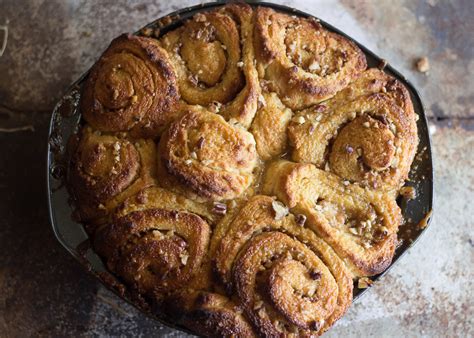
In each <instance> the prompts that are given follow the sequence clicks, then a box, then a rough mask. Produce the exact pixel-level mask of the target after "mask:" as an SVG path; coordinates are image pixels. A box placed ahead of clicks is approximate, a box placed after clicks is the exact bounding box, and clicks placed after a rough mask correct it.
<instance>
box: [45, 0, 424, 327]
mask: <svg viewBox="0 0 474 338" xmlns="http://www.w3.org/2000/svg"><path fill="white" fill-rule="evenodd" d="M221 5H222V2H215V3H208V4H201V5H197V6H193V7H188V8H184V9H181V10H178V11H176V12H173V13H171V14H168V15H167V16H165V17H163V18H160V19H158V20H156V21H153V22H152V23H149V24H147V25H146V26H144V27H142V29H143V28H151V29H152V30H153V32H155V34H156V35H157V36H161V35H163V34H165V33H166V32H168V31H170V30H173V29H175V28H176V27H178V26H179V25H181V24H182V23H183V21H184V20H186V19H188V18H190V17H191V16H193V15H194V14H196V13H198V12H202V11H208V10H210V9H213V8H215V7H217V6H221ZM250 5H252V6H255V5H257V4H256V3H251V2H250ZM258 5H263V6H268V7H271V8H274V9H275V10H279V11H281V12H285V13H288V14H291V15H298V16H302V17H314V16H312V15H310V14H307V13H304V12H301V11H299V10H296V9H293V8H290V7H287V6H283V5H276V4H272V3H265V2H258ZM318 20H319V19H318ZM320 22H321V24H322V25H323V26H324V27H325V28H326V29H328V30H329V31H332V32H335V33H338V34H340V35H343V36H345V37H346V38H348V39H351V40H353V39H352V38H350V37H349V36H347V35H346V34H345V33H343V32H341V31H339V30H338V29H337V28H335V27H333V26H332V25H330V24H328V23H326V22H324V21H323V20H320ZM142 29H140V30H139V31H137V32H136V33H135V34H137V35H140V31H142ZM353 41H354V40H353ZM354 42H355V43H356V44H357V45H358V46H359V47H360V48H361V50H362V51H363V52H364V53H365V55H366V57H367V62H368V66H369V67H384V70H385V71H386V72H387V73H389V74H391V75H392V76H394V77H395V78H397V79H398V80H399V81H400V82H402V83H403V84H404V85H405V86H406V87H407V88H408V90H409V92H410V95H411V98H412V101H413V106H414V108H415V112H416V113H417V114H418V115H419V117H420V118H419V120H418V122H417V126H418V137H419V145H418V150H417V155H416V157H415V161H414V162H413V165H412V168H411V171H410V176H409V181H408V182H407V185H410V186H413V187H414V188H415V190H416V197H415V198H414V199H413V200H409V201H407V200H406V199H404V198H399V200H398V201H397V202H398V204H399V205H400V207H401V209H402V213H403V216H404V219H405V223H404V224H403V225H402V226H401V227H400V230H399V239H400V243H399V245H398V247H397V249H396V251H395V256H394V258H393V261H392V264H391V266H390V267H389V268H388V269H387V270H385V272H383V273H382V274H380V275H377V276H373V277H372V278H371V279H372V280H373V281H377V280H378V279H379V278H380V277H381V276H383V275H384V274H385V273H387V272H388V271H389V269H390V268H391V267H392V266H394V265H395V264H397V262H398V261H399V259H400V258H401V257H402V256H403V255H404V254H405V253H406V252H407V251H408V250H409V249H410V248H411V247H412V246H413V245H414V244H415V243H416V242H417V241H418V240H419V238H420V237H421V235H422V234H423V233H424V232H425V231H426V229H427V226H428V225H429V222H430V219H431V215H432V204H433V167H432V156H431V145H430V138H429V132H428V125H427V120H426V116H425V110H424V107H423V103H422V102H421V99H420V96H419V94H418V92H417V90H416V89H415V87H414V86H413V85H412V84H411V83H410V82H409V81H408V80H407V79H406V78H405V77H404V76H403V75H402V74H400V73H399V72H398V71H397V70H395V69H394V68H393V67H392V66H391V65H390V64H388V63H387V62H386V61H385V60H383V59H382V58H380V57H379V56H377V55H375V54H374V53H373V52H371V51H370V50H369V49H367V48H366V47H365V46H363V45H361V44H360V43H358V42H357V41H354ZM87 74H88V73H85V74H83V75H82V76H81V77H80V78H79V79H78V80H77V81H76V82H74V83H73V84H72V85H71V86H70V88H69V89H68V90H67V91H66V94H65V95H64V96H63V97H62V98H61V100H60V101H59V102H58V103H57V105H56V107H55V108H54V110H53V113H52V116H51V122H50V129H49V139H48V153H47V167H46V170H47V172H46V179H47V187H48V191H47V192H48V196H47V197H48V207H49V215H50V220H51V225H52V228H53V231H54V233H55V235H56V238H57V239H58V241H59V242H60V243H61V244H62V245H63V246H64V248H65V249H66V250H67V251H68V252H69V253H70V254H71V255H72V256H74V258H76V259H77V260H78V262H79V263H80V264H81V265H82V266H83V267H84V268H85V269H86V270H87V271H88V272H89V273H91V274H93V275H94V276H95V277H97V278H98V279H99V280H100V281H101V282H102V283H103V284H104V285H105V286H106V287H107V288H108V289H111V290H112V291H113V292H115V293H116V294H118V295H119V296H120V297H121V298H123V299H125V300H126V301H127V302H129V303H131V304H132V305H134V306H135V307H137V308H139V309H140V310H141V311H143V312H144V313H145V314H147V315H149V316H152V317H153V318H155V319H156V320H158V321H160V322H161V323H163V324H165V325H166V326H169V327H172V328H176V329H179V330H182V331H185V332H189V331H188V330H186V329H184V328H182V327H179V326H177V325H175V324H172V323H169V322H168V321H167V320H166V319H165V318H162V317H159V316H158V315H156V314H155V313H154V312H153V310H152V308H151V307H150V306H149V305H148V304H147V303H146V302H145V301H144V300H143V299H140V298H139V297H138V296H136V295H133V294H131V293H129V292H128V291H127V289H126V287H125V286H124V285H122V284H121V282H120V281H118V280H117V279H115V277H113V276H112V275H111V274H110V273H108V272H107V271H106V269H105V267H104V265H103V263H102V261H101V259H100V258H99V257H98V256H97V255H96V254H95V253H94V251H93V250H92V249H91V248H90V245H89V241H88V236H87V234H86V232H85V231H84V229H83V227H82V225H81V224H79V223H77V222H75V221H74V220H73V218H72V217H71V215H72V212H73V207H72V205H71V202H70V197H69V194H68V192H67V189H66V187H65V174H66V168H67V163H66V156H65V152H66V145H67V142H68V140H69V137H70V136H71V135H72V134H73V133H74V132H76V130H77V128H78V126H79V124H80V123H81V115H80V112H79V108H78V103H79V99H80V92H81V86H82V84H83V82H84V79H85V78H86V76H87ZM368 290H369V289H358V288H357V285H355V288H354V301H355V300H357V299H359V298H360V297H361V296H362V295H363V294H365V293H366V292H368Z"/></svg>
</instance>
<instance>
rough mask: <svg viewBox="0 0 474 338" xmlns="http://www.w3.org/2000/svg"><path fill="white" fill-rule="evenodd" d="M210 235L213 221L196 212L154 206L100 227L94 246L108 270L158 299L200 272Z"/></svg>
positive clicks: (188, 281)
mask: <svg viewBox="0 0 474 338" xmlns="http://www.w3.org/2000/svg"><path fill="white" fill-rule="evenodd" d="M209 237H210V227H209V224H208V223H207V222H206V221H204V220H203V219H202V218H201V217H199V216H197V215H196V214H193V213H190V212H185V211H176V210H168V209H162V208H154V209H144V210H137V211H133V212H131V213H129V214H127V215H125V216H123V217H119V218H118V219H116V220H114V221H113V222H112V223H111V224H108V225H107V226H104V227H102V228H100V229H99V230H98V231H97V234H96V236H95V241H94V246H95V249H96V251H97V252H98V253H99V255H101V256H102V257H103V258H104V259H105V262H106V264H107V267H108V269H109V270H110V271H112V272H114V273H115V274H117V275H118V276H119V277H121V278H122V279H123V280H124V281H125V282H126V283H127V284H128V285H129V286H130V287H132V288H133V289H135V290H137V291H138V292H139V293H141V294H145V295H147V296H148V297H150V298H152V299H153V300H154V301H156V302H160V301H161V300H162V299H163V297H165V296H167V295H168V294H169V293H171V292H176V291H178V290H180V289H182V288H185V287H186V286H187V285H188V283H190V281H191V280H192V278H193V277H194V276H195V275H196V274H198V273H199V272H200V270H201V265H202V262H203V261H204V259H205V257H206V253H207V247H208V243H209Z"/></svg>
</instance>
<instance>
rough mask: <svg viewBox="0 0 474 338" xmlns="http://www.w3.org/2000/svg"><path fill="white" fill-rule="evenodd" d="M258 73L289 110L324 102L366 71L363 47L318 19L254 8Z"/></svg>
mask: <svg viewBox="0 0 474 338" xmlns="http://www.w3.org/2000/svg"><path fill="white" fill-rule="evenodd" d="M255 16H256V18H255V55H256V58H257V60H258V72H259V76H260V77H262V78H264V79H265V80H267V81H269V85H270V86H271V88H272V89H273V90H274V91H276V92H277V93H278V94H279V95H280V97H282V101H283V103H285V105H287V106H289V107H290V108H292V109H302V108H305V107H308V106H310V105H314V104H316V103H319V102H321V101H323V100H326V99H328V98H330V97H331V96H333V95H334V94H336V93H337V92H338V91H339V90H341V89H343V88H344V87H345V86H347V85H348V84H349V83H350V82H351V81H352V80H353V79H355V78H356V76H357V75H358V74H359V73H361V72H362V71H363V70H365V68H366V66H367V64H366V60H365V56H364V54H363V53H362V51H361V50H360V49H359V48H358V47H357V46H356V45H355V44H354V43H352V42H351V41H349V40H347V39H345V38H343V37H342V36H340V35H337V34H334V33H331V32H328V31H327V30H325V29H324V28H323V27H322V26H321V25H320V24H319V23H318V22H317V21H315V20H312V19H304V18H300V17H296V16H292V17H290V16H288V15H285V14H281V13H278V12H276V11H274V10H272V9H270V8H265V7H259V8H258V9H257V11H256V14H255Z"/></svg>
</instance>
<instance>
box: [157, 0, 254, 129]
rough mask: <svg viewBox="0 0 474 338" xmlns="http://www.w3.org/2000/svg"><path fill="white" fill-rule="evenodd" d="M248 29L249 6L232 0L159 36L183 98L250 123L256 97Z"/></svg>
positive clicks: (250, 24) (232, 118)
mask: <svg viewBox="0 0 474 338" xmlns="http://www.w3.org/2000/svg"><path fill="white" fill-rule="evenodd" d="M252 31H253V25H252V9H251V7H250V6H248V5H246V4H230V5H226V6H223V7H221V8H219V9H217V10H214V11H210V12H204V13H198V14H196V15H195V16H193V18H192V19H190V20H189V21H187V22H186V23H185V24H184V25H183V26H182V27H180V28H178V29H176V30H174V31H172V32H170V33H168V34H166V35H165V36H164V37H163V38H162V39H161V44H162V45H163V47H164V48H165V49H166V50H167V51H168V53H169V55H170V58H171V61H172V62H173V65H174V67H175V69H176V72H177V74H178V84H179V89H180V92H181V96H182V98H183V100H184V101H185V102H186V103H188V104H197V105H201V106H208V107H209V108H210V109H214V110H216V111H217V112H218V113H219V114H221V115H222V116H224V117H225V119H226V120H232V121H236V122H238V123H239V124H241V125H242V126H244V127H245V128H248V127H249V125H250V123H251V122H252V119H253V117H254V115H255V111H256V110H257V101H258V97H259V86H258V76H257V71H256V69H255V66H254V55H253V48H252V42H251V41H252V39H253V36H252Z"/></svg>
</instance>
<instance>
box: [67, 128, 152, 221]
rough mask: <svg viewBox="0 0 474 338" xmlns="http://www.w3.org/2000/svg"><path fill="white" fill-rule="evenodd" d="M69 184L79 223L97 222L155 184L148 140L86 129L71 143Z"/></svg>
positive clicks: (149, 141)
mask: <svg viewBox="0 0 474 338" xmlns="http://www.w3.org/2000/svg"><path fill="white" fill-rule="evenodd" d="M70 148H71V149H70V151H71V160H70V165H69V168H70V169H69V175H68V183H69V187H70V190H71V192H72V194H73V195H74V197H75V198H76V202H77V203H76V204H77V208H78V210H77V211H78V214H79V218H80V220H81V221H82V222H89V223H94V222H100V220H101V219H103V218H104V217H106V216H107V215H108V214H110V213H111V211H112V210H114V208H115V207H116V206H117V205H118V204H119V203H121V202H122V201H124V200H125V199H126V198H127V197H129V196H132V195H134V194H136V193H138V192H139V191H140V190H141V189H143V188H145V187H147V186H150V185H152V184H153V183H154V177H155V173H156V147H155V144H154V143H153V141H151V140H135V141H134V140H130V139H129V138H127V137H126V136H121V135H111V134H110V135H109V134H103V133H101V132H100V131H97V130H93V129H92V128H91V127H89V126H85V127H84V128H83V129H82V130H81V131H80V132H79V133H78V134H77V135H75V136H74V138H73V139H72V142H71V147H70Z"/></svg>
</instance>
